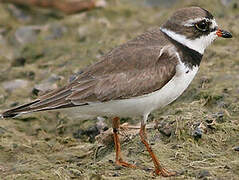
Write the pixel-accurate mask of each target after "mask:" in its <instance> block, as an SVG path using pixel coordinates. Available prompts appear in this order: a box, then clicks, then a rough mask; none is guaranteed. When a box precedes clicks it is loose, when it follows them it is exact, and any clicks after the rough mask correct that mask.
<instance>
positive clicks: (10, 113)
mask: <svg viewBox="0 0 239 180" xmlns="http://www.w3.org/2000/svg"><path fill="white" fill-rule="evenodd" d="M38 102H39V100H36V101H33V102H31V103H27V104H24V105H21V106H18V107H15V108H12V109H9V110H6V111H4V112H3V113H1V114H0V118H12V117H15V116H18V115H20V114H23V113H29V112H33V111H34V110H31V108H29V107H30V106H32V105H33V104H35V103H38ZM35 111H37V110H35Z"/></svg>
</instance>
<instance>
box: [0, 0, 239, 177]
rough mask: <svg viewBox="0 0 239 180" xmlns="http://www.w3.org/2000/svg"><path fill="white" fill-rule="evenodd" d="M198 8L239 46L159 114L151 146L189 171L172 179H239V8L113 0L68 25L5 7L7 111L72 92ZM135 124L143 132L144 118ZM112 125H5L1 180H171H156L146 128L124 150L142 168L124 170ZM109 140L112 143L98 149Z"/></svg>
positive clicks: (225, 50)
mask: <svg viewBox="0 0 239 180" xmlns="http://www.w3.org/2000/svg"><path fill="white" fill-rule="evenodd" d="M191 5H199V6H201V7H204V8H206V9H208V10H209V11H211V12H212V13H213V14H214V15H215V18H216V20H217V22H218V24H220V26H221V27H223V28H224V29H226V30H228V31H230V32H231V33H232V34H233V39H220V40H219V39H217V40H216V41H215V42H214V43H213V45H212V46H210V47H209V48H208V49H207V51H206V53H205V55H204V58H203V61H202V64H201V67H200V72H199V73H198V75H197V76H196V78H195V79H194V81H193V82H192V84H191V85H190V87H189V88H188V90H187V91H186V92H185V93H184V94H183V95H182V96H181V97H180V98H179V99H178V100H177V101H176V102H174V103H173V104H171V105H169V106H167V107H166V108H164V109H161V110H158V111H156V112H154V113H152V115H151V118H150V120H149V125H151V128H150V129H149V130H148V136H149V140H150V142H151V144H152V148H153V149H154V150H155V153H156V154H157V156H158V157H159V159H160V160H161V162H162V164H163V165H164V166H165V167H167V168H169V169H171V170H176V171H177V172H179V174H180V175H178V176H176V177H173V178H171V179H218V180H219V179H220V180H224V179H225V180H228V179H235V180H236V179H239V141H238V140H239V120H238V119H239V101H238V100H239V96H238V94H239V74H238V72H239V23H238V22H239V21H238V19H239V3H238V1H236V0H235V1H233V0H232V1H223V0H222V1H220V0H210V1H204V0H197V1H196V0H195V1H189V0H185V1H183V0H182V1H181V0H180V1H173V0H172V1H167V3H165V2H164V1H156V0H148V1H143V0H142V1H127V0H112V1H108V4H107V6H106V7H105V8H104V9H96V10H92V11H88V12H83V13H79V14H74V15H68V16H65V15H64V14H62V13H61V12H57V11H53V10H45V9H44V10H43V9H38V8H31V9H29V8H26V7H16V6H13V5H10V4H0V111H2V110H4V109H6V108H10V107H13V106H16V105H19V104H22V103H26V102H29V101H31V100H33V99H34V98H36V97H37V94H39V93H40V94H41V91H42V90H49V89H52V88H56V87H59V86H62V85H63V84H64V83H66V82H67V81H69V79H70V77H72V76H71V75H72V74H74V73H77V72H79V71H80V70H81V69H82V68H83V67H84V66H86V65H89V64H92V63H94V62H95V61H97V59H98V58H99V57H100V56H102V55H103V54H104V53H105V52H107V51H109V50H110V49H111V48H113V47H115V46H117V45H119V44H121V43H124V42H126V41H127V40H129V39H131V38H134V37H135V36H137V35H138V34H140V33H142V32H144V31H145V30H147V29H150V28H152V27H156V26H159V25H160V24H161V23H162V22H164V21H165V20H166V19H167V18H168V17H169V16H170V15H171V14H172V12H173V11H175V10H176V9H178V8H180V7H185V6H191ZM39 90H40V92H39ZM127 120H128V121H127ZM126 121H127V122H129V123H130V124H136V125H137V123H138V122H139V118H133V119H130V118H128V119H122V123H123V122H126ZM100 123H101V124H100ZM110 124H111V123H110V120H107V118H105V119H104V120H102V119H101V120H97V119H89V120H82V121H79V120H76V119H75V118H74V117H71V116H68V115H66V114H64V113H59V112H45V113H36V114H30V115H25V116H22V117H19V118H16V119H7V120H5V119H4V120H0V179H9V180H12V179H161V178H162V177H156V176H154V175H153V173H152V170H153V164H152V162H151V159H150V157H149V155H148V153H147V152H146V150H145V148H144V146H143V145H142V143H141V142H140V138H139V136H138V134H137V133H136V131H137V129H136V130H128V131H122V149H123V155H124V157H125V159H126V160H127V161H129V162H131V163H136V165H138V167H139V168H138V169H136V170H133V169H127V168H123V167H118V166H116V165H114V163H113V161H114V158H115V153H114V147H113V143H112V139H111V138H109V137H108V136H107V133H108V132H109V131H110V129H109V130H108V131H107V128H110V127H111V125H110ZM155 124H157V126H154V125H155ZM99 131H101V132H104V134H103V135H102V134H101V135H99V136H98V138H97V139H98V141H96V140H95V136H96V135H98V134H99ZM105 136H107V137H108V139H107V138H106V137H105ZM162 179H163V178H162Z"/></svg>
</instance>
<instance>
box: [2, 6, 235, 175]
mask: <svg viewBox="0 0 239 180" xmlns="http://www.w3.org/2000/svg"><path fill="white" fill-rule="evenodd" d="M217 37H223V38H231V37H232V35H231V34H230V33H229V32H227V31H224V30H222V29H219V27H218V25H217V23H216V21H215V19H214V17H213V15H212V14H211V13H210V12H209V11H207V10H205V9H203V8H200V7H188V8H183V9H180V10H178V11H176V12H175V13H174V14H173V15H172V16H171V17H170V18H169V19H168V20H167V21H166V22H165V23H164V24H163V25H162V26H161V27H159V28H156V29H154V30H151V31H147V32H145V33H143V34H141V35H139V36H137V37H136V38H134V39H133V40H130V41H128V42H126V43H125V44H122V45H120V46H119V47H116V48H114V49H113V50H111V51H110V52H109V53H107V54H106V55H105V56H103V57H102V58H101V59H100V60H99V61H98V62H97V63H95V64H93V65H91V66H89V67H86V68H85V69H84V70H83V73H81V74H79V75H78V76H77V77H76V78H75V79H74V80H73V81H72V82H70V83H68V84H66V85H65V86H64V87H62V88H59V89H56V90H53V91H51V92H49V93H47V94H46V95H43V96H41V97H39V98H38V99H36V100H34V101H33V102H30V103H28V104H24V105H21V106H18V107H15V108H12V109H9V110H7V111H5V112H3V113H2V114H1V117H3V118H8V117H14V116H17V115H21V114H24V113H31V112H37V111H47V110H58V109H63V108H64V109H66V108H68V109H69V110H72V111H74V112H77V113H78V114H79V115H82V114H85V115H89V116H108V117H111V118H112V124H113V135H114V143H115V149H116V164H118V165H122V166H125V167H131V168H135V167H136V166H135V165H134V164H129V163H127V162H125V161H124V160H123V158H122V156H121V150H120V142H119V137H118V129H119V125H120V122H119V121H120V117H131V116H141V117H142V120H141V128H140V132H139V134H140V138H141V141H142V142H143V144H144V145H145V146H146V149H147V150H148V152H149V154H150V156H151V158H152V160H153V163H154V166H155V173H156V174H157V175H162V176H172V175H175V172H170V171H168V170H167V169H166V168H164V167H163V166H162V165H161V164H160V162H159V160H158V158H157V157H156V156H155V154H154V152H153V150H152V148H151V147H150V145H149V144H148V142H147V136H146V131H145V126H146V122H147V118H148V115H149V114H150V113H151V112H152V111H154V110H157V109H159V108H163V107H164V106H166V105H168V104H170V103H171V102H173V101H174V100H176V99H177V98H178V97H179V96H180V95H181V94H182V93H183V92H184V91H185V89H186V88H187V87H188V86H189V84H190V83H191V81H192V80H193V78H194V76H195V75H196V73H197V71H198V68H199V65H200V62H201V60H202V56H203V54H204V50H205V49H206V48H207V47H208V46H209V45H210V44H211V43H212V42H213V40H214V39H216V38H217Z"/></svg>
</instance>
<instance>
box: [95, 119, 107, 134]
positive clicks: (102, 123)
mask: <svg viewBox="0 0 239 180" xmlns="http://www.w3.org/2000/svg"><path fill="white" fill-rule="evenodd" d="M96 127H97V129H98V131H99V132H100V133H101V132H103V131H106V130H107V129H109V128H108V126H107V124H106V123H105V118H103V117H97V122H96Z"/></svg>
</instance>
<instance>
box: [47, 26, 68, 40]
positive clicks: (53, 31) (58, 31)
mask: <svg viewBox="0 0 239 180" xmlns="http://www.w3.org/2000/svg"><path fill="white" fill-rule="evenodd" d="M48 28H49V31H50V35H49V36H47V37H46V39H47V40H52V39H59V38H61V37H62V36H63V35H64V34H65V33H66V32H67V28H66V27H65V26H62V25H61V24H51V25H50V26H49V27H48Z"/></svg>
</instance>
